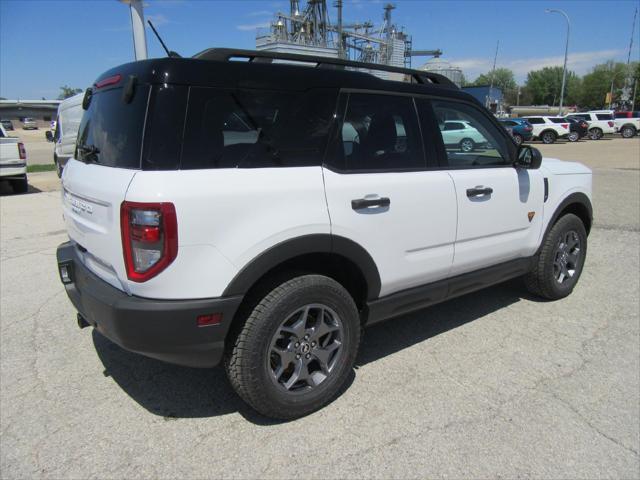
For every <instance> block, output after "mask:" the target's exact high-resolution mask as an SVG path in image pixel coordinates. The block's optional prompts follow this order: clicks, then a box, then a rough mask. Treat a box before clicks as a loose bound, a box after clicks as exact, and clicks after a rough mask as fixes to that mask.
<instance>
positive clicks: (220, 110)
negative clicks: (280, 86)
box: [181, 87, 337, 169]
mask: <svg viewBox="0 0 640 480" xmlns="http://www.w3.org/2000/svg"><path fill="white" fill-rule="evenodd" d="M336 97H337V91H335V90H328V89H327V90H323V89H318V90H309V91H307V92H279V91H266V90H249V89H237V90H232V89H216V88H195V87H194V88H192V89H191V94H190V98H189V107H188V113H187V122H186V128H185V137H184V144H183V150H182V163H181V168H182V169H200V168H260V167H265V168H266V167H295V166H313V165H321V163H322V157H323V155H324V150H325V147H326V142H327V138H328V135H329V131H330V127H331V122H332V119H333V114H334V110H335V104H336Z"/></svg>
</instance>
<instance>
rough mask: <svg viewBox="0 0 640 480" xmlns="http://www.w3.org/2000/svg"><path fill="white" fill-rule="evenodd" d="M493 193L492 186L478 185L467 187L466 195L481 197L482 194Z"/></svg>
mask: <svg viewBox="0 0 640 480" xmlns="http://www.w3.org/2000/svg"><path fill="white" fill-rule="evenodd" d="M492 193H493V188H491V187H483V186H482V185H478V186H477V187H474V188H467V197H469V198H471V197H482V196H484V195H491V194H492Z"/></svg>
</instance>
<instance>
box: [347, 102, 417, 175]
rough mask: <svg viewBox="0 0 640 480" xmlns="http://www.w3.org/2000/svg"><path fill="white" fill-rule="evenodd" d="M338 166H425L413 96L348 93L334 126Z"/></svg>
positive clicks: (397, 167) (376, 168) (361, 168)
mask: <svg viewBox="0 0 640 480" xmlns="http://www.w3.org/2000/svg"><path fill="white" fill-rule="evenodd" d="M338 136H339V138H338V153H337V157H338V159H337V161H338V167H339V168H342V169H344V170H389V171H393V170H403V169H416V168H424V167H425V158H424V154H423V151H422V141H421V139H420V129H419V127H418V119H417V116H416V110H415V107H414V105H413V99H412V98H410V97H403V96H394V95H375V94H363V93H352V94H350V95H349V102H348V106H347V111H346V113H345V116H344V120H343V122H342V125H341V127H340V128H339V129H338Z"/></svg>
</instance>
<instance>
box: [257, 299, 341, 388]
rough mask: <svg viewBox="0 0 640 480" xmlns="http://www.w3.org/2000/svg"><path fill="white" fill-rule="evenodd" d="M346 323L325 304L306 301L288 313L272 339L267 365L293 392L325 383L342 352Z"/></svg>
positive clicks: (278, 381) (274, 377)
mask: <svg viewBox="0 0 640 480" xmlns="http://www.w3.org/2000/svg"><path fill="white" fill-rule="evenodd" d="M343 341H344V326H343V324H342V320H341V319H340V317H339V316H338V314H337V313H336V312H335V311H333V310H332V309H331V308H329V307H327V306H326V305H322V304H318V303H314V304H310V305H305V306H304V307H301V308H299V309H297V310H296V311H295V312H293V313H291V314H290V315H288V316H287V318H286V319H285V320H284V321H283V322H282V323H281V324H280V326H279V327H278V330H277V331H276V333H275V334H274V336H273V337H272V339H271V343H270V345H269V354H268V356H267V368H268V371H269V374H270V377H271V380H272V381H273V382H274V383H275V384H276V386H277V387H278V388H279V389H281V390H283V391H285V392H287V393H290V394H300V393H306V392H308V391H310V390H312V389H314V388H316V387H318V385H320V384H322V383H323V382H324V381H325V380H326V379H327V378H328V377H329V376H330V375H331V374H332V372H333V371H334V370H335V368H336V365H338V362H339V361H340V358H341V356H342V350H343V348H342V346H343Z"/></svg>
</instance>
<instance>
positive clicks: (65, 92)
mask: <svg viewBox="0 0 640 480" xmlns="http://www.w3.org/2000/svg"><path fill="white" fill-rule="evenodd" d="M81 92H82V89H81V88H72V87H70V86H68V85H63V86H62V87H60V95H58V100H64V99H65V98H69V97H73V96H74V95H75V94H77V93H81Z"/></svg>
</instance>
